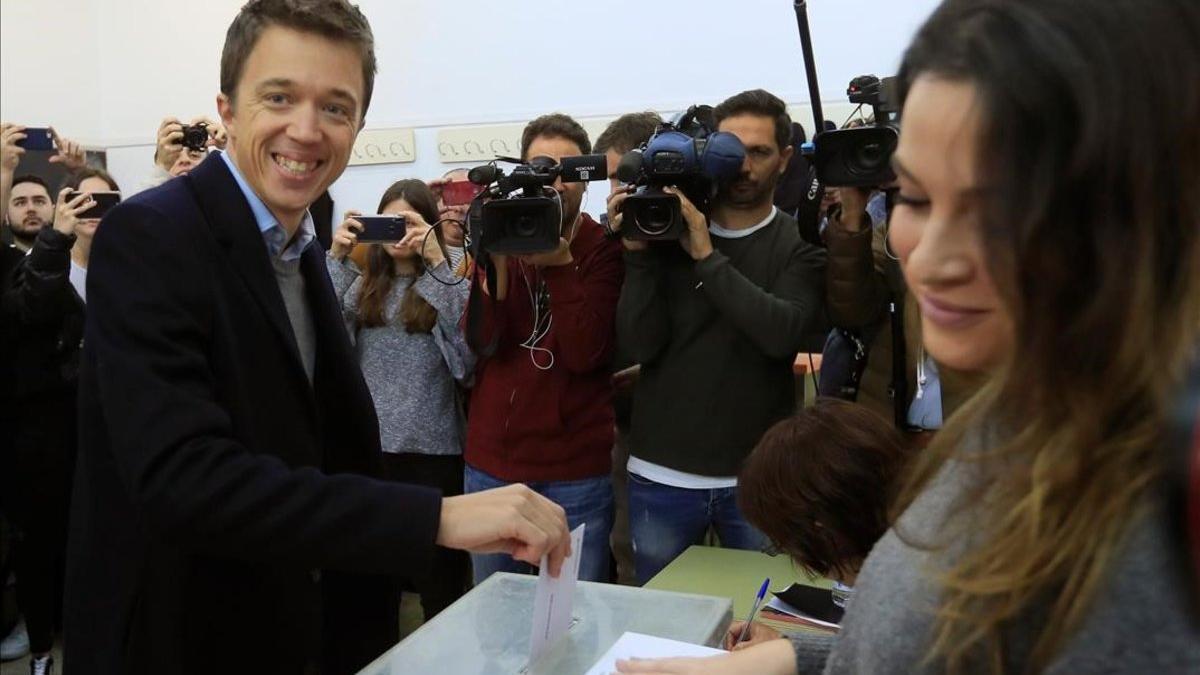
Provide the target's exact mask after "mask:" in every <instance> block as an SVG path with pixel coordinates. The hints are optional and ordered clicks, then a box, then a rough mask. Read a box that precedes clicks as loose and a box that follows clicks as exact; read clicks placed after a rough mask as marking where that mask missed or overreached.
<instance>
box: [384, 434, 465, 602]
mask: <svg viewBox="0 0 1200 675" xmlns="http://www.w3.org/2000/svg"><path fill="white" fill-rule="evenodd" d="M383 471H384V475H385V476H386V477H387V479H388V480H393V481H396V482H399V483H412V484H414V485H424V486H426V487H431V488H437V489H438V490H441V491H442V496H443V497H453V496H456V495H461V494H462V493H463V458H462V455H421V454H417V453H408V452H405V453H390V452H385V453H383ZM470 562H471V558H470V556H468V555H467V553H466V552H465V551H456V550H452V549H448V548H441V547H440V546H439V547H438V548H437V550H436V551H435V552H434V554H433V564H432V565H431V566H430V572H429V575H428V576H427V577H426V578H424V579H410V580H409V581H411V583H412V585H413V586H414V587H415V588H416V590H417V593H419V594H420V595H421V609H422V611H423V612H424V614H425V620H426V621H429V620H430V619H432V618H433V617H435V616H437V614H438V612H441V611H442V610H443V609H446V608H447V607H449V606H450V605H451V604H452V603H453V602H454V601H455V600H457V599H459V598H461V597H462V596H463V594H464V593H466V592H467V590H468V589H469V588H470V575H469V571H470V569H469V565H470Z"/></svg>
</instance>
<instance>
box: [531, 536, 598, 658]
mask: <svg viewBox="0 0 1200 675" xmlns="http://www.w3.org/2000/svg"><path fill="white" fill-rule="evenodd" d="M585 526H586V523H581V524H580V525H579V527H577V528H575V529H574V530H573V531H572V532H571V555H570V556H568V557H567V559H566V560H564V561H563V566H562V572H560V573H559V575H558V578H557V579H555V578H554V577H551V576H550V565H549V562H548V556H543V557H542V564H541V569H539V570H538V580H537V588H536V590H535V591H534V595H533V634H532V635H531V636H530V638H529V663H530V664H531V665H532V664H533V663H534V662H535V661H537V659H538V657H539V656H541V655H542V654H544V653H545V652H546V651H547V650H549V649H550V648H551V647H552V646H554V643H555V642H558V640H559V638H561V637H562V636H564V635H566V634H567V630H568V629H569V628H570V627H571V607H572V605H573V604H574V602H575V584H576V582H578V581H579V561H580V559H582V557H583V529H584V527H585Z"/></svg>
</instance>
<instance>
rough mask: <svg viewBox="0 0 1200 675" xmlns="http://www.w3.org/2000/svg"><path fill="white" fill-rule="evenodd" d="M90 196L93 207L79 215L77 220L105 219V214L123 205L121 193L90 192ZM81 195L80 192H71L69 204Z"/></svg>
mask: <svg viewBox="0 0 1200 675" xmlns="http://www.w3.org/2000/svg"><path fill="white" fill-rule="evenodd" d="M88 194H90V195H91V197H92V207H91V208H89V209H88V210H86V211H84V212H82V213H79V214H78V215H77V216H76V217H77V218H80V219H85V220H86V219H91V218H95V219H99V218H103V217H104V214H106V213H108V212H109V210H111V209H112V207H114V206H116V205H117V204H119V203H121V193H120V192H90V193H88ZM79 195H80V192H79V191H77V190H72V191H71V192H69V193H67V201H68V202H69V201H71V200H72V199H75V198H76V197H78V196H79Z"/></svg>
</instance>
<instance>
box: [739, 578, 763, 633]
mask: <svg viewBox="0 0 1200 675" xmlns="http://www.w3.org/2000/svg"><path fill="white" fill-rule="evenodd" d="M770 585H771V577H767V578H766V579H763V584H762V588H759V589H758V597H756V598H754V604H753V605H751V606H750V616H748V617H746V625H745V626H742V634H741V635H739V636H738V639H737V641H738V642H745V641H746V636H747V635H749V634H750V624H752V623H754V615H755V614H757V613H758V608H759V607H761V606H762V601H763V597H764V596H765V595H766V594H767V586H770ZM734 644H737V643H734Z"/></svg>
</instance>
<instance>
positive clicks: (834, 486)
mask: <svg viewBox="0 0 1200 675" xmlns="http://www.w3.org/2000/svg"><path fill="white" fill-rule="evenodd" d="M907 455H908V453H907V452H906V451H905V445H904V439H903V438H902V437H901V436H900V434H899V432H897V431H896V430H895V428H894V427H893V426H892V425H891V424H889V423H888V422H887V421H886V420H884V419H883V418H882V417H880V416H879V415H878V414H876V413H875V412H873V411H871V410H869V409H868V408H866V407H864V406H861V405H859V404H857V403H850V402H848V401H843V400H840V399H834V398H821V399H817V401H816V403H814V404H813V405H812V406H811V407H808V408H805V409H804V410H802V411H801V412H799V413H797V414H796V415H794V416H792V417H790V418H788V419H786V420H783V421H782V422H779V423H778V424H776V425H775V426H773V427H771V428H770V429H769V430H768V431H767V433H766V434H765V435H763V437H762V440H760V441H759V443H758V446H757V447H755V448H754V451H753V452H752V453H750V456H749V457H748V458H747V459H746V463H745V464H744V465H743V466H742V471H741V475H740V476H739V477H738V507H739V508H740V509H741V510H742V514H743V515H744V516H745V518H746V520H748V521H749V522H750V523H752V524H753V525H754V526H755V527H757V528H758V529H759V530H761V531H762V533H763V534H765V535H766V536H767V537H768V538H769V539H770V540H771V542H772V543H774V545H775V546H776V547H777V548H779V549H780V551H781V552H783V553H786V554H788V555H789V556H791V557H792V559H793V560H795V561H796V563H797V564H798V565H800V566H802V567H804V568H806V569H807V570H809V571H811V572H812V573H814V574H818V575H820V576H829V575H830V573H838V574H839V575H840V576H843V577H845V576H848V575H849V574H850V573H852V572H854V570H855V566H856V565H857V564H859V563H861V561H862V560H863V559H864V558H866V557H867V553H869V552H870V551H871V547H872V546H874V545H875V542H876V541H877V540H878V539H879V538H880V537H882V536H883V534H884V533H885V532H886V531H887V528H888V517H887V513H888V505H889V501H890V497H891V495H892V493H893V490H894V488H895V487H896V486H897V485H898V484H899V483H898V481H899V478H900V476H899V473H900V471H901V469H902V468H903V466H904V463H905V460H906V459H907Z"/></svg>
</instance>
